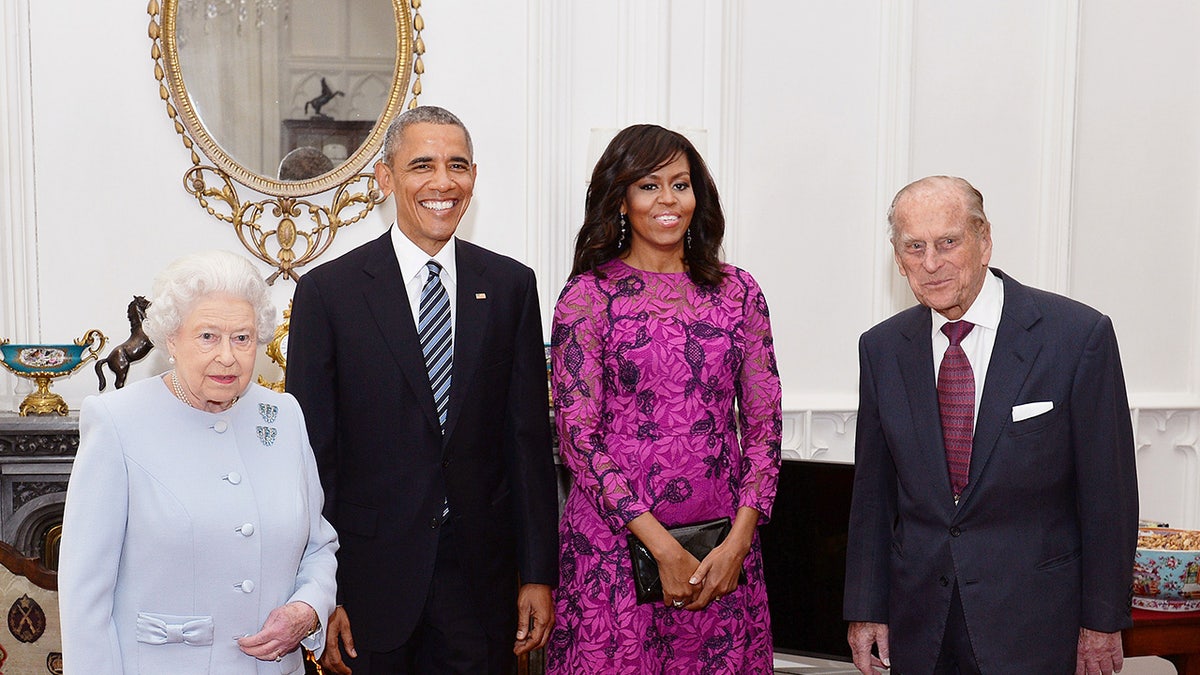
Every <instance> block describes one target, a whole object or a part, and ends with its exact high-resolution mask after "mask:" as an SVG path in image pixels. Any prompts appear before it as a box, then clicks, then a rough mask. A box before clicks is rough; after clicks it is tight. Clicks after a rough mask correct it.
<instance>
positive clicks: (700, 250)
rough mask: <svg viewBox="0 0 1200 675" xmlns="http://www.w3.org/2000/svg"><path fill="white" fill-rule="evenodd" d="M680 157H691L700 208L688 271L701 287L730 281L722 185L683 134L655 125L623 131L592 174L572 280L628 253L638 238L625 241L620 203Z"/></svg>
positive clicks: (694, 218)
mask: <svg viewBox="0 0 1200 675" xmlns="http://www.w3.org/2000/svg"><path fill="white" fill-rule="evenodd" d="M679 155H684V156H686V157H687V161H688V170H689V171H690V172H691V176H692V193H693V194H694V195H695V196H696V210H695V211H694V212H693V213H692V222H691V225H690V226H689V227H688V232H689V233H690V234H691V244H690V245H685V246H684V249H683V256H684V261H685V262H686V264H687V273H688V276H689V277H691V279H692V281H693V282H694V283H696V284H698V285H702V286H716V285H717V284H720V283H721V280H722V279H724V278H725V272H724V271H723V270H722V268H721V257H720V252H721V240H722V239H723V238H724V237H725V214H724V212H722V211H721V198H720V196H718V195H717V185H716V183H714V182H713V179H712V174H710V173H709V171H708V166H707V165H706V164H705V163H704V158H702V157H701V156H700V153H699V152H697V151H696V148H695V146H693V145H692V143H691V141H689V140H688V139H687V138H686V137H684V136H683V135H682V134H679V133H676V132H674V131H671V130H670V129H664V128H662V127H660V126H657V125H654V124H635V125H633V126H631V127H626V128H625V129H622V130H621V131H620V133H618V134H617V135H616V136H615V137H614V138H613V139H612V142H610V143H609V144H608V147H607V148H605V149H604V154H602V155H600V161H598V162H596V168H595V170H593V171H592V182H591V184H590V185H589V186H588V191H587V204H586V206H585V208H584V214H583V226H582V227H580V228H579V235H578V236H577V237H576V238H575V262H574V264H573V265H572V267H571V276H572V277H574V276H575V275H577V274H582V273H584V272H595V271H596V268H597V267H599V266H600V265H603V264H604V263H606V262H608V261H609V260H612V259H613V258H616V257H618V256H620V255H621V254H622V253H623V252H624V251H626V250H628V248H629V246H630V244H631V242H632V239H633V237H631V236H629V237H625V238H624V241H621V239H622V237H621V224H620V215H621V203H622V202H623V201H624V199H625V194H626V191H627V190H628V189H629V186H630V185H633V184H634V183H635V182H637V181H638V180H640V179H641V178H643V177H645V176H647V175H649V174H651V173H654V172H655V171H657V170H658V169H660V168H662V167H663V166H666V165H667V164H669V163H670V162H671V160H673V159H675V157H677V156H679Z"/></svg>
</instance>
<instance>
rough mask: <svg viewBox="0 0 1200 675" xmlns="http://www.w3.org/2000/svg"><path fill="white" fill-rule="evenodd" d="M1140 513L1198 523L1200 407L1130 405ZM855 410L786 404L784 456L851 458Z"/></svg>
mask: <svg viewBox="0 0 1200 675" xmlns="http://www.w3.org/2000/svg"><path fill="white" fill-rule="evenodd" d="M1130 415H1131V419H1132V420H1133V425H1134V426H1133V429H1134V438H1135V445H1136V452H1137V470H1138V483H1139V493H1140V496H1141V515H1142V517H1143V518H1149V519H1153V520H1159V521H1163V522H1167V523H1170V524H1171V525H1172V526H1175V527H1184V528H1200V407H1187V408H1184V407H1171V408H1147V407H1141V408H1133V409H1132V410H1130ZM856 417H857V412H856V411H855V410H846V409H843V410H816V409H796V408H792V409H785V410H784V413H783V443H782V446H783V458H784V459H785V460H791V461H796V460H817V461H827V462H842V463H847V464H853V463H854V425H855V422H856Z"/></svg>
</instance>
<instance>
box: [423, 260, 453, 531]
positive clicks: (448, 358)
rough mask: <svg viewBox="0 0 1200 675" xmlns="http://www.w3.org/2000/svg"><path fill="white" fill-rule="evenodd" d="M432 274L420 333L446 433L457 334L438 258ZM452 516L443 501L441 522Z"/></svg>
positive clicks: (427, 265)
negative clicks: (453, 326)
mask: <svg viewBox="0 0 1200 675" xmlns="http://www.w3.org/2000/svg"><path fill="white" fill-rule="evenodd" d="M425 269H427V270H429V277H428V278H427V279H425V287H424V288H422V289H421V310H420V313H419V316H418V322H417V323H418V326H417V335H418V336H419V337H420V338H421V353H422V354H424V355H425V369H426V370H427V371H428V372H429V387H430V388H431V389H433V405H434V408H435V409H436V410H437V415H438V424H440V425H441V427H442V433H443V434H445V433H446V408H448V407H449V405H450V365H451V363H452V362H453V361H454V337H453V335H452V334H451V333H450V296H449V295H447V293H446V287H445V286H443V285H442V280H441V277H439V276H438V275H439V273H440V272H441V271H442V266H441V265H439V264H437V262H436V261H433V260H430V261H429V262H427V263H425ZM449 516H450V503H449V502H448V501H443V502H442V517H441V522H443V523H444V522H446V519H447V518H448V517H449Z"/></svg>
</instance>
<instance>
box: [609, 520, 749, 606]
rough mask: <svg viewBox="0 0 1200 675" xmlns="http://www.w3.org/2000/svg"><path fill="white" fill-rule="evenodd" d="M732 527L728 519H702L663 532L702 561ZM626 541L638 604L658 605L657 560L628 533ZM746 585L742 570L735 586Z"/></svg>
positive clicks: (661, 589) (661, 592)
mask: <svg viewBox="0 0 1200 675" xmlns="http://www.w3.org/2000/svg"><path fill="white" fill-rule="evenodd" d="M732 527H733V524H732V523H731V522H730V521H729V519H728V518H717V519H716V520H706V521H704V522H702V523H691V524H689V525H680V526H678V527H668V528H667V532H668V533H670V535H671V536H672V537H675V541H677V542H679V545H680V546H683V548H684V550H685V551H687V552H688V553H691V554H692V555H693V556H695V557H696V560H704V556H706V555H708V554H709V553H710V552H711V551H712V550H713V549H714V548H716V547H717V545H718V544H720V543H721V542H723V541H725V537H726V536H728V535H729V530H730V529H731V528H732ZM625 539H626V540H627V541H628V542H629V557H630V558H631V559H632V561H633V587H634V590H636V591H637V601H638V604H639V605H644V604H647V603H651V602H662V599H663V587H662V579H660V578H659V576H658V561H657V560H655V559H654V556H653V555H650V549H648V548H646V545H645V544H643V543H642V541H641V540H640V539H638V538H637V537H635V536H634V535H632V534H630V535H627V536H626V537H625ZM744 583H746V570H744V569H743V570H742V572H741V574H739V575H738V584H744Z"/></svg>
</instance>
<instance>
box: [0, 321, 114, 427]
mask: <svg viewBox="0 0 1200 675" xmlns="http://www.w3.org/2000/svg"><path fill="white" fill-rule="evenodd" d="M106 342H108V338H106V337H104V334H103V333H101V332H100V331H98V330H96V329H95V328H93V329H92V330H89V331H88V332H86V333H84V335H83V337H81V338H79V339H78V340H76V341H75V344H69V345H32V344H25V345H13V344H8V340H0V354H2V357H0V365H3V366H4V367H5V368H7V369H9V370H10V371H12V373H13V374H14V375H17V376H19V377H25V378H29V379H31V380H33V381H34V383H35V384H36V385H37V391H34V392H33V393H32V394H30V395H29V396H26V397H25V400H24V401H22V402H21V407H20V410H19V412H20V414H21V415H29V414H30V413H33V414H35V415H47V414H52V413H58V414H59V415H66V414H67V411H68V408H67V402H66V401H64V400H63V398H62V397H61V396H59V395H58V394H55V393H53V392H51V391H50V380H52V379H54V378H56V377H64V376H66V375H70V374H71V373H73V372H75V370H76V369H77V368H79V367H80V366H82V365H83V364H85V363H87V362H88V361H91V360H92V359H94V358H96V355H97V354H99V352H100V350H101V349H104V344H105V343H106Z"/></svg>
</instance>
